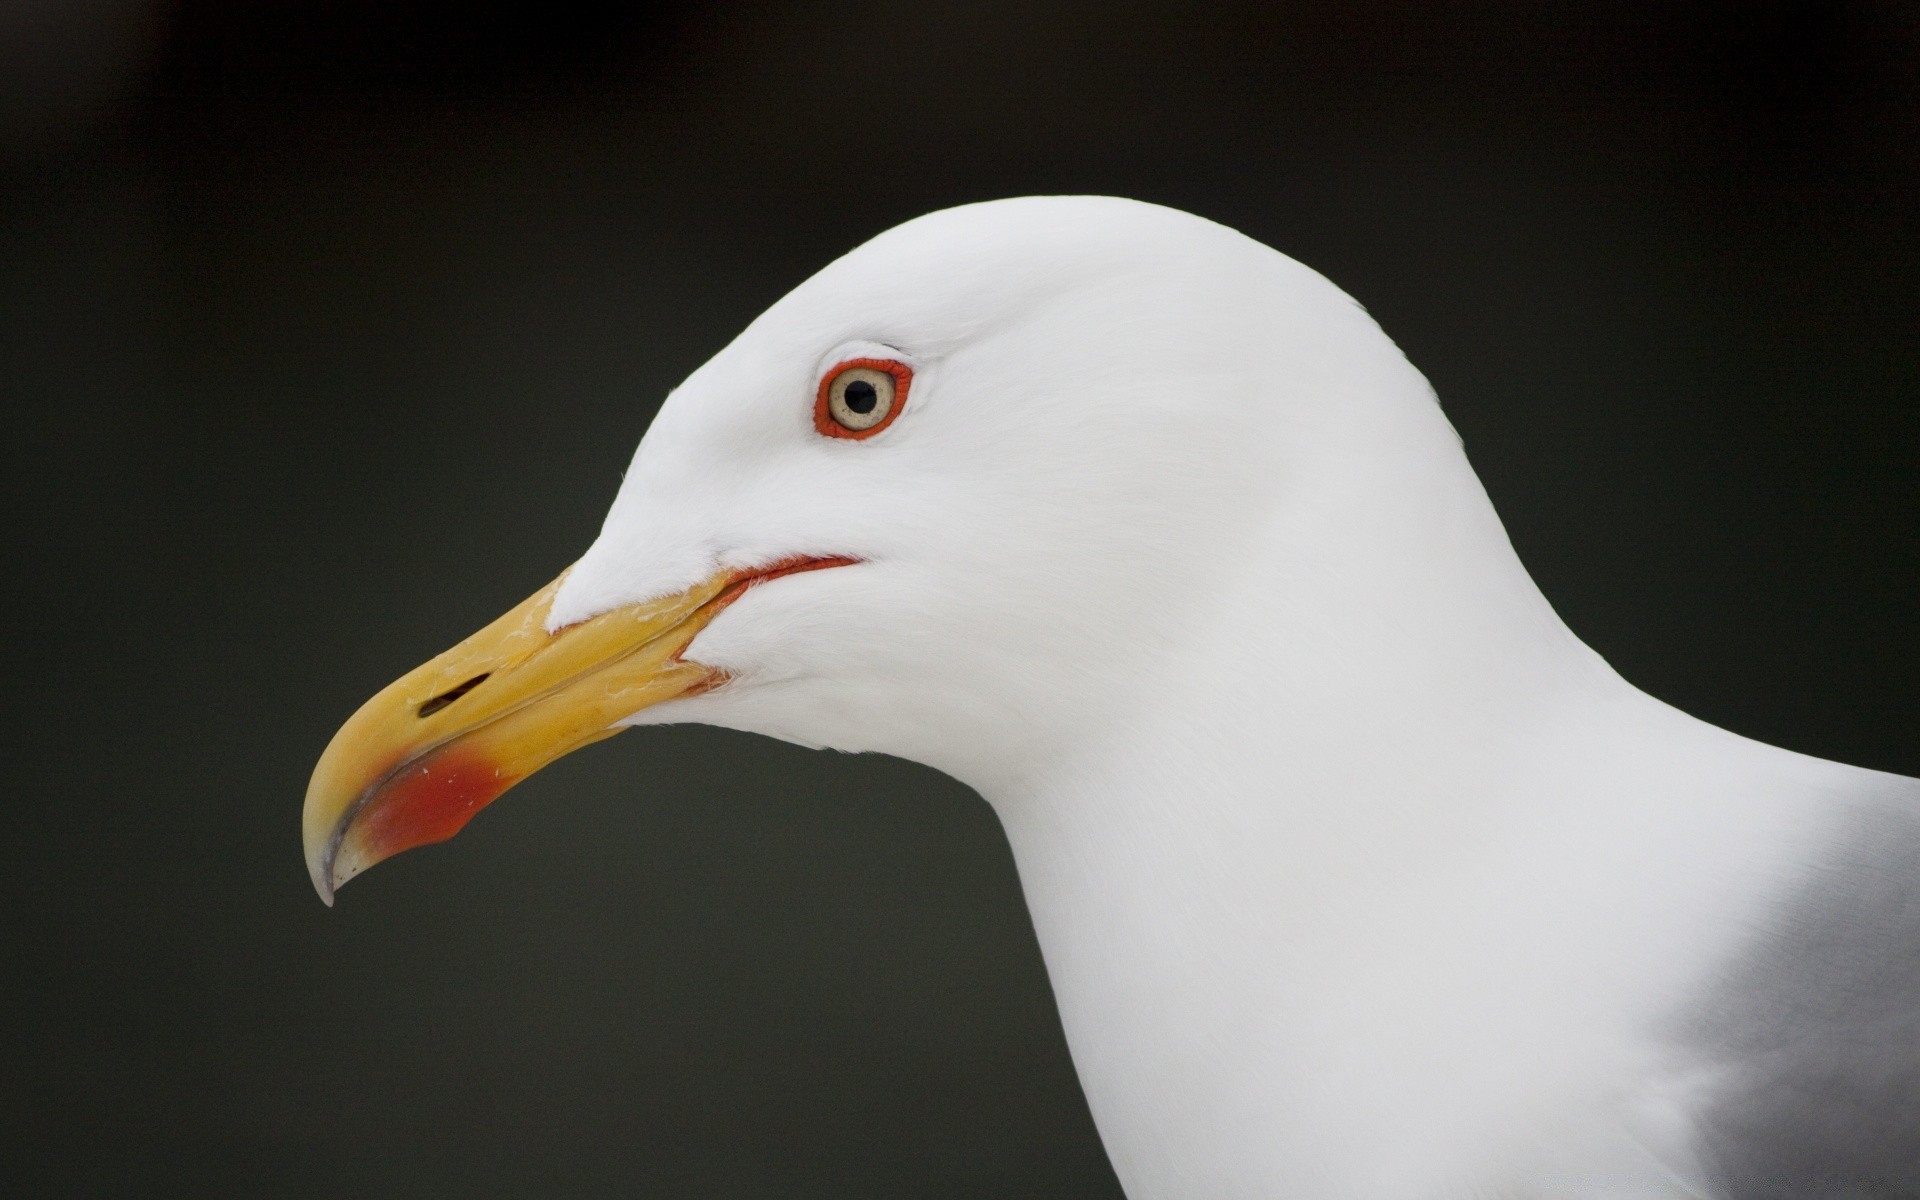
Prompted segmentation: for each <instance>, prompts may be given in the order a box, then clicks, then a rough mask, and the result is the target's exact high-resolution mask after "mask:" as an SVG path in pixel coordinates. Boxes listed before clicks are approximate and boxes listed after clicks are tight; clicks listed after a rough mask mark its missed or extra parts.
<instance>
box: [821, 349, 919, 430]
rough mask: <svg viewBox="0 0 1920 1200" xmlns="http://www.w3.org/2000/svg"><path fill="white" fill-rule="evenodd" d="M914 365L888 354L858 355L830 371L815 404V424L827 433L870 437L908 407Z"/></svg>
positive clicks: (822, 383)
mask: <svg viewBox="0 0 1920 1200" xmlns="http://www.w3.org/2000/svg"><path fill="white" fill-rule="evenodd" d="M912 381H913V369H912V368H911V367H909V366H907V364H905V363H903V362H895V361H894V360H892V359H887V358H856V359H853V360H852V361H850V362H843V363H841V364H840V365H839V366H837V367H834V368H833V369H832V370H831V371H828V372H827V374H826V377H825V378H824V379H822V380H821V381H820V398H819V400H818V402H816V403H815V404H814V406H813V427H814V428H815V429H817V430H819V431H820V432H821V433H822V434H824V435H825V436H827V437H836V438H867V437H872V436H873V435H874V434H876V433H879V432H880V431H881V430H882V429H885V428H886V427H887V426H888V425H890V424H892V422H893V419H894V418H895V417H897V416H899V415H900V410H901V409H902V408H904V407H906V403H907V385H908V384H909V383H911V382H912Z"/></svg>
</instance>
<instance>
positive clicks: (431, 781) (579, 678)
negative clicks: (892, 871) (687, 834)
mask: <svg viewBox="0 0 1920 1200" xmlns="http://www.w3.org/2000/svg"><path fill="white" fill-rule="evenodd" d="M851 561H853V560H851V559H846V558H802V559H791V560H787V561H785V562H782V563H778V564H775V565H774V566H772V567H767V568H763V569H760V570H756V571H722V572H719V573H717V574H715V575H714V576H712V577H711V578H709V579H707V580H706V581H704V582H702V583H701V584H699V585H698V586H696V587H693V588H690V589H688V590H687V591H685V592H682V593H681V594H679V595H677V596H667V597H664V598H662V599H659V600H652V601H648V602H646V603H644V604H635V605H629V606H626V607H624V608H616V609H613V610H611V611H609V612H605V613H601V614H600V615H599V616H597V617H593V618H592V619H590V620H586V621H582V622H579V623H578V624H575V625H570V626H567V627H566V628H564V629H561V630H559V631H558V632H555V633H551V634H549V633H548V632H547V631H546V620H547V613H548V611H549V610H550V609H551V608H552V606H553V597H554V594H555V593H556V592H557V591H558V590H559V588H560V581H561V579H565V578H566V576H565V575H564V574H563V575H562V576H561V577H560V579H556V580H554V581H553V582H552V583H550V584H548V585H547V586H546V587H544V588H542V589H540V590H539V591H538V592H536V593H534V594H533V596H531V597H530V598H528V599H527V600H526V601H525V602H523V603H522V604H520V605H519V606H518V607H517V608H515V609H513V610H512V611H511V612H509V613H507V614H506V615H505V616H503V617H501V618H500V619H499V620H497V621H495V622H494V623H493V624H491V625H489V626H487V627H486V628H485V629H482V630H481V631H480V632H479V633H476V634H474V635H473V636H472V637H470V638H468V639H467V640H466V641H464V642H461V643H460V644H459V645H457V646H455V647H454V648H453V649H451V650H449V651H447V652H446V653H445V654H442V655H440V656H439V657H438V658H436V659H434V660H433V661H431V662H428V663H425V664H423V665H422V666H419V667H416V668H415V669H414V670H412V671H410V672H408V673H407V674H405V675H403V676H401V677H400V678H399V679H397V680H395V681H394V682H393V683H391V684H389V685H388V686H387V687H386V688H385V689H383V690H382V691H381V692H380V693H379V694H377V695H376V696H374V697H373V699H371V700H369V701H367V702H366V703H365V704H364V705H362V706H361V708H360V711H359V712H356V713H354V714H353V716H352V717H351V718H350V719H349V720H348V721H347V723H346V724H345V725H343V726H341V727H340V731H339V732H338V733H336V734H334V735H333V741H332V742H330V743H328V745H327V749H326V753H324V754H322V755H321V756H320V762H319V764H318V765H317V766H315V767H314V770H313V779H312V781H311V782H310V783H309V784H308V785H307V804H306V811H305V814H304V817H303V821H302V825H303V834H304V836H305V840H306V851H307V869H308V870H309V871H310V872H311V873H312V875H313V886H314V888H315V890H317V891H318V892H319V893H320V898H321V899H322V900H324V901H326V902H327V903H328V904H332V903H333V893H334V890H335V889H336V888H338V887H339V886H340V885H341V884H343V883H345V882H346V881H347V880H349V879H351V878H353V877H354V876H355V875H358V874H359V873H360V872H362V871H364V870H366V869H367V868H368V867H371V866H372V865H373V864H375V863H377V862H379V861H381V860H382V859H385V858H391V857H392V856H393V855H395V854H398V853H400V852H401V851H402V850H411V849H413V848H414V847H415V846H425V845H428V844H430V843H433V842H443V841H445V840H447V839H448V838H450V837H452V836H453V835H454V834H456V833H458V832H460V829H461V827H462V826H464V825H465V824H466V823H467V822H468V820H470V819H471V818H472V817H473V814H475V813H477V812H479V811H480V810H481V809H482V808H484V807H486V806H487V805H488V804H490V803H491V802H492V801H493V800H495V799H496V798H498V797H499V796H500V794H501V793H502V792H505V791H506V790H507V789H508V788H510V787H512V786H513V785H514V784H516V783H518V782H520V781H521V780H522V779H525V778H526V777H527V776H529V775H531V774H533V773H534V772H535V771H538V770H539V769H540V768H541V767H544V766H546V765H547V764H548V763H550V762H552V761H554V760H555V759H557V758H560V757H562V756H564V755H566V754H569V753H571V752H572V751H574V750H577V749H579V748H580V747H582V746H585V745H587V744H588V743H590V742H597V741H599V740H600V739H602V738H605V737H611V736H612V735H613V734H615V733H618V732H620V728H621V727H618V726H616V725H615V722H617V721H619V720H622V719H623V718H625V717H629V716H632V715H633V714H634V713H636V712H639V711H640V710H641V709H644V708H648V707H651V706H652V705H655V704H659V703H661V702H662V701H665V700H671V699H674V698H675V697H679V696H686V695H689V694H694V693H698V692H701V691H706V690H708V689H710V688H712V687H714V686H716V685H717V684H719V683H723V682H725V676H724V674H723V673H722V672H719V671H716V670H714V669H712V668H709V667H704V666H701V665H699V664H698V663H690V662H685V661H682V659H681V657H680V655H681V652H682V651H683V650H685V649H686V647H687V643H689V642H691V641H692V640H693V639H694V636H695V635H696V634H698V633H699V632H700V631H701V630H702V629H705V628H706V627H707V625H708V624H709V623H710V622H711V621H712V620H713V618H714V617H716V616H718V615H719V613H720V611H721V610H722V609H724V608H725V607H726V606H727V605H728V604H731V603H732V602H733V601H734V600H736V599H738V598H739V597H740V595H741V594H742V593H744V592H745V591H746V589H747V588H748V587H750V586H752V585H753V584H755V583H759V582H762V581H764V580H766V579H770V578H773V577H775V576H778V575H786V574H791V573H793V572H795V571H805V570H813V569H817V568H820V567H836V566H845V565H847V564H848V563H850V562H851Z"/></svg>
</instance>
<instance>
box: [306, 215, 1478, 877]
mask: <svg viewBox="0 0 1920 1200" xmlns="http://www.w3.org/2000/svg"><path fill="white" fill-rule="evenodd" d="M1421 410H1424V412H1422V411H1421ZM1436 431H1438V432H1439V434H1440V435H1441V436H1444V437H1446V438H1448V439H1450V438H1451V432H1450V430H1447V429H1446V427H1445V421H1444V419H1443V418H1441V417H1440V416H1439V415H1438V409H1437V407H1436V406H1434V405H1433V404H1432V402H1431V398H1430V392H1429V390H1428V388H1427V386H1426V383H1425V381H1424V380H1423V379H1421V378H1420V376H1419V375H1418V373H1417V372H1415V371H1414V370H1413V369H1412V368H1411V367H1410V366H1409V365H1407V363H1406V361H1405V359H1404V358H1403V357H1402V356H1401V355H1400V354H1399V352H1398V351H1397V350H1396V349H1395V348H1394V347H1393V345H1392V343H1391V342H1389V341H1388V340H1387V339H1386V338H1385V336H1384V335H1382V334H1381V333H1380V331H1379V330H1378V328H1377V327H1376V326H1375V325H1374V323H1373V322H1372V321H1371V320H1370V319H1369V318H1368V317H1367V316H1366V314H1365V313H1364V312H1362V311H1361V310H1360V308H1359V307H1358V306H1357V305H1356V304H1354V303H1353V302H1352V301H1351V300H1350V299H1348V298H1347V297H1346V296H1345V295H1343V294H1342V293H1340V292H1339V291H1338V290H1337V289H1336V288H1334V287H1333V286H1332V285H1331V284H1329V283H1328V282H1326V281H1325V280H1324V279H1322V278H1321V277H1320V276H1319V275H1317V274H1315V273H1313V272H1312V271H1310V270H1308V269H1307V268H1305V267H1302V266H1300V265H1299V264H1297V263H1295V262H1293V261H1292V260H1290V259H1288V258H1286V257H1285V256H1283V255H1280V254H1278V253H1276V252H1274V251H1272V250H1269V249H1267V248H1265V247H1263V246H1261V245H1259V244H1258V243H1256V242H1253V241H1251V240H1249V239H1247V238H1246V237H1244V236H1242V235H1240V234H1238V233H1235V232H1233V231H1232V230H1229V229H1227V228H1224V227H1222V226H1220V225H1216V224H1214V223H1211V222H1208V221H1205V220H1202V219H1200V218H1198V217H1194V216H1190V215H1187V214H1184V213H1179V212H1175V211H1172V210H1169V209H1165V208H1159V207H1156V206H1152V205H1147V204H1140V203H1136V202H1132V201H1125V200H1116V199H1105V198H1090V197H1057V198H1031V199H1020V200H1006V201H997V202H992V203H986V204H977V205H970V206H967V207H963V208H958V209H952V210H948V211H945V212H939V213H935V214H932V215H930V216H926V217H922V218H919V219H917V220H914V221H911V222H908V223H907V224H905V225H902V226H899V227H897V228H895V229H893V230H891V231H889V232H887V233H884V234H882V235H880V236H879V237H877V238H875V239H873V240H872V241H870V242H868V243H867V244H865V245H863V246H861V247H860V248H858V249H856V250H854V251H853V252H852V253H850V254H848V255H846V256H845V257H843V258H841V259H840V260H838V261H836V262H834V263H832V264H831V265H829V266H828V267H826V268H825V269H824V270H822V271H821V272H819V273H818V274H817V275H815V276H814V277H813V278H811V279H809V280H807V281H806V282H805V283H803V284H801V285H800V286H799V287H798V288H796V289H795V290H794V291H793V292H791V293H790V294H788V295H787V296H785V297H784V298H782V299H781V300H780V301H778V302H777V303H776V304H774V305H773V307H772V308H770V309H768V310H767V311H766V312H765V313H764V314H762V315H761V316H760V317H759V318H758V319H757V320H755V321H754V322H753V323H752V324H751V325H749V326H748V327H747V328H746V329H745V330H744V331H743V332H742V333H741V334H740V335H739V336H738V337H737V338H736V339H735V340H734V341H733V342H732V343H731V344H730V345H728V346H727V347H726V348H725V349H724V350H722V351H721V352H720V353H719V354H717V355H716V356H715V357H714V358H713V359H712V360H711V361H709V362H707V363H706V364H705V365H704V366H702V367H701V368H699V369H698V370H697V371H695V372H694V373H693V374H692V375H691V376H690V377H688V379H687V380H686V381H685V382H684V383H683V384H681V385H680V386H679V387H678V388H676V389H675V390H674V391H673V392H672V394H671V395H670V396H669V397H668V398H667V400H666V402H665V403H664V405H663V406H662V407H661V409H660V412H659V414H658V416H657V417H656V418H655V420H654V422H653V424H652V426H651V428H650V429H649V430H648V432H647V434H646V436H645V438H644V439H643V440H642V442H641V444H640V447H639V450H638V452H637V454H636V455H635V457H634V460H633V463H632V466H631V468H630V469H629V471H628V472H627V475H626V477H625V480H624V481H623V483H622V485H621V487H620V490H619V493H618V495H617V497H616V498H615V500H614V502H613V505H612V508H611V511H610V512H609V514H608V516H607V519H606V522H605V525H604V526H603V528H602V529H601V531H600V534H599V537H598V538H597V540H595V541H594V543H593V544H592V546H591V547H590V548H589V549H588V550H587V552H586V553H585V554H584V555H583V556H582V557H581V558H580V559H579V561H578V562H576V563H574V564H573V565H572V566H571V567H569V568H567V570H566V571H565V572H563V573H562V574H561V575H560V576H559V578H557V579H556V580H555V581H554V582H553V583H551V584H550V585H548V586H547V587H546V588H543V589H542V590H541V591H539V592H538V593H536V594H535V595H534V596H532V597H531V598H529V599H528V600H527V601H525V602H524V603H523V604H521V605H520V606H519V607H517V608H515V609H513V610H512V611H511V612H509V613H507V614H506V615H505V616H503V617H502V618H500V619H499V620H498V621H496V622H495V623H494V624H492V625H490V626H488V627H487V628H485V629H483V630H481V631H480V632H479V633H477V634H475V635H474V636H473V637H471V638H469V639H468V640H466V641H465V642H462V643H461V644H460V645H458V646H455V647H454V648H453V649H451V650H449V651H447V652H446V653H445V654H443V655H441V656H439V657H438V658H435V659H434V660H432V661H431V662H428V663H426V664H424V665H422V666H421V667H419V668H417V669H416V670H414V671H412V672H410V673H409V674H407V675H405V676H403V677H402V678H400V679H399V680H397V681H396V682H394V683H393V684H392V685H390V686H389V687H387V688H386V689H385V690H383V691H381V692H380V693H379V694H377V695H376V696H374V697H373V699H371V700H370V701H368V702H367V704H366V705H365V706H363V707H362V708H361V709H360V711H359V712H358V713H356V714H355V715H354V716H353V717H352V718H351V719H350V720H349V721H348V722H347V723H346V725H345V726H344V727H342V729H341V730H340V731H339V733H338V734H336V736H335V737H334V739H333V741H332V743H331V744H330V745H329V747H328V749H327V751H326V753H325V755H324V756H323V757H322V759H321V761H320V763H319V765H318V767H317V768H316V770H315V772H314V775H313V779H312V783H311V785H310V788H309V790H308V794H307V801H306V810H305V821H304V834H305V840H306V850H307V859H308V864H309V867H310V869H311V871H312V874H313V881H314V885H315V887H316V888H317V889H318V890H319V892H320V894H321V896H322V897H323V898H325V899H327V900H328V901H329V902H331V900H332V896H333V892H334V890H335V888H337V887H338V886H339V885H340V884H341V883H343V882H345V881H346V880H347V879H348V878H351V877H352V876H353V875H355V874H356V873H358V872H359V871H361V870H364V869H365V868H367V867H369V866H371V865H372V864H374V863H375V862H378V861H380V860H381V859H383V858H386V857H389V856H391V855H393V854H395V853H398V852H400V851H402V850H406V849H409V848H411V847H413V846H418V845H423V844H427V843H429V842H437V841H441V840H444V839H445V838H448V837H451V836H452V835H453V834H454V833H455V832H457V831H458V830H459V829H460V828H461V827H462V826H463V825H464V824H465V823H466V821H467V820H468V819H469V818H470V817H471V816H472V815H473V814H474V813H475V812H477V811H478V810H479V809H480V808H481V807H483V806H485V805H486V804H488V803H490V802H491V801H492V800H493V799H495V798H496V797H498V796H499V795H500V794H501V793H502V792H504V791H505V790H506V789H507V788H509V787H511V786H512V785H513V784H514V783H516V782H518V781H519V780H521V779H523V778H525V777H526V776H527V775H530V774H532V773H533V772H534V771H536V770H538V769H539V768H540V767H542V766H544V765H545V764H546V763H549V762H551V761H553V760H555V759H557V758H559V757H560V756H562V755H564V754H566V753H568V752H570V751H572V750H574V749H576V748H578V747H580V746H583V745H586V744H587V743H589V742H593V741H596V740H599V739H601V738H603V737H606V736H609V735H610V734H612V733H615V732H618V731H620V730H621V729H624V728H627V727H630V726H633V725H639V724H647V723H669V722H701V723H706V724H714V725H721V726H726V727H730V728H735V729H743V730H748V731H753V732H758V733H763V734H768V735H772V736H774V737H778V738H782V739H786V740H789V741H794V742H799V743H802V744H806V745H810V746H816V747H829V748H833V749H838V750H844V751H881V752H886V753H891V754H896V755H900V756H903V757H906V758H910V759H914V760H916V761H920V762H924V763H927V764H929V765H932V766H935V767H937V768H940V769H942V770H945V771H947V772H949V773H951V774H954V775H956V776H957V777H959V778H961V779H962V780H964V781H966V782H968V783H972V784H974V785H975V786H978V787H982V788H983V790H984V789H985V788H987V787H990V786H992V785H993V784H994V783H995V782H997V781H1000V780H1004V779H1006V778H1008V777H1009V776H1012V775H1017V774H1019V773H1021V772H1031V771H1038V770H1044V769H1046V766H1047V764H1048V763H1049V762H1053V761H1056V760H1058V759H1059V758H1060V757H1061V756H1063V755H1071V754H1073V753H1074V752H1075V750H1076V747H1078V746H1081V745H1083V744H1084V743H1085V742H1086V740H1087V739H1088V738H1090V737H1095V736H1099V735H1100V733H1101V731H1102V730H1105V729H1109V728H1111V727H1113V725H1114V723H1115V722H1116V721H1118V720H1119V719H1120V718H1121V716H1122V714H1124V713H1126V712H1127V711H1129V710H1130V709H1133V708H1137V707H1138V706H1140V705H1142V704H1144V703H1147V702H1149V701H1150V699H1151V697H1152V696H1153V695H1155V694H1156V693H1157V692H1158V691H1160V690H1161V689H1164V688H1166V687H1168V686H1170V685H1171V684H1172V681H1176V680H1178V678H1179V677H1180V675H1181V673H1182V672H1183V671H1185V670H1187V669H1189V664H1190V663H1191V662H1192V661H1193V655H1194V641H1195V638H1196V637H1198V636H1199V632H1198V631H1200V630H1202V629H1207V628H1212V627H1213V625H1214V623H1213V622H1211V621H1210V620H1209V615H1210V612H1211V609H1212V606H1213V605H1214V604H1215V603H1216V601H1217V598H1218V597H1220V596H1221V595H1223V594H1225V593H1227V592H1229V591H1231V590H1233V589H1234V588H1235V587H1236V586H1237V585H1238V584H1239V583H1240V582H1241V581H1242V579H1243V577H1244V575H1245V573H1246V571H1247V569H1248V563H1249V562H1250V561H1251V560H1252V559H1253V558H1254V557H1256V556H1257V554H1258V547H1260V546H1263V545H1266V544H1267V543H1268V542H1270V540H1271V539H1270V538H1269V537H1267V536H1266V534H1267V533H1268V532H1270V531H1271V529H1272V528H1273V526H1274V524H1275V523H1276V522H1281V523H1292V524H1295V525H1301V526H1322V525H1325V524H1327V523H1329V522H1338V521H1343V520H1344V521H1351V520H1353V519H1355V514H1354V513H1353V512H1351V511H1347V510H1346V509H1345V508H1344V507H1343V505H1344V498H1346V497H1357V498H1358V500H1357V503H1358V504H1360V505H1361V506H1364V504H1365V502H1366V497H1367V496H1368V495H1374V494H1378V491H1379V490H1382V489H1371V488H1368V487H1366V486H1364V479H1362V480H1361V486H1352V484H1353V482H1354V480H1355V478H1356V474H1357V475H1358V476H1362V477H1364V476H1365V475H1367V473H1368V472H1374V473H1376V474H1377V473H1379V472H1383V471H1388V470H1396V469H1400V468H1399V466H1396V463H1397V461H1398V460H1396V459H1395V458H1394V456H1393V455H1392V454H1391V453H1386V454H1384V456H1383V453H1382V451H1383V448H1385V449H1387V450H1389V451H1390V450H1391V447H1392V446H1393V445H1394V444H1395V443H1396V440H1398V441H1403V442H1404V441H1412V442H1417V443H1419V444H1420V445H1421V446H1422V447H1424V446H1426V445H1427V444H1428V443H1430V442H1431V441H1432V439H1433V437H1434V436H1436ZM1410 461H1413V462H1415V463H1416V464H1417V462H1418V456H1417V455H1415V456H1412V458H1411V459H1410ZM1355 464H1360V465H1359V466H1356V465H1355ZM1407 469H1408V470H1412V471H1415V472H1417V471H1418V470H1419V469H1420V468H1419V467H1418V466H1417V465H1414V466H1412V467H1408V468H1407ZM1334 479H1339V480H1345V481H1347V485H1345V486H1341V487H1330V486H1328V481H1330V480H1334ZM1400 490H1401V491H1403V492H1404V491H1406V490H1407V489H1405V488H1404V487H1403V488H1402V489H1400ZM1415 490H1417V489H1415ZM1294 569H1295V570H1297V571H1298V572H1300V573H1304V574H1309V575H1310V574H1311V573H1312V571H1313V570H1314V569H1315V564H1314V563H1312V562H1304V563H1298V564H1294ZM1214 636H1218V635H1217V634H1216V635H1214ZM1227 636H1228V637H1231V631H1230V630H1229V631H1228V633H1227Z"/></svg>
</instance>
